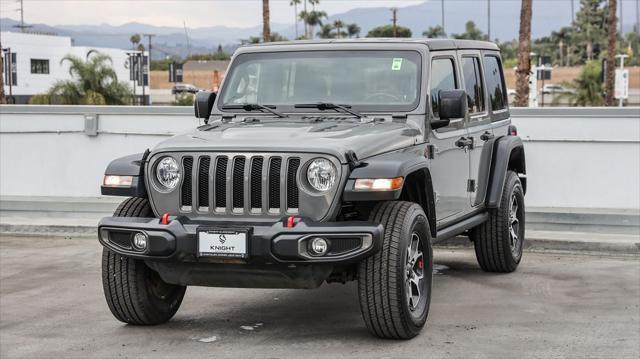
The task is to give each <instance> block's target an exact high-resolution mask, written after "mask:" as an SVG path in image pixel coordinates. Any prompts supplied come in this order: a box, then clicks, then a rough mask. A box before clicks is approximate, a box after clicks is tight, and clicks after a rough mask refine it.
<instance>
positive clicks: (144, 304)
mask: <svg viewBox="0 0 640 359" xmlns="http://www.w3.org/2000/svg"><path fill="white" fill-rule="evenodd" d="M114 216H115V217H152V216H153V212H152V211H151V207H150V206H149V202H148V200H147V199H145V198H134V197H132V198H128V199H126V200H125V201H124V202H122V203H121V204H120V206H118V208H117V209H116V211H115V213H114ZM102 286H103V289H104V295H105V298H106V300H107V304H108V305H109V309H110V310H111V313H112V314H113V315H114V316H115V317H116V319H118V320H120V321H121V322H124V323H129V324H134V325H156V324H161V323H164V322H166V321H168V320H169V319H171V318H172V317H173V316H174V314H176V312H177V311H178V308H180V304H181V303H182V299H183V298H184V294H185V291H186V289H187V287H186V286H180V285H174V284H169V283H166V282H164V281H163V280H162V279H161V278H160V276H159V275H158V273H156V272H155V271H153V270H151V268H149V267H148V266H147V265H146V264H145V263H144V261H142V260H138V259H132V258H127V257H123V256H121V255H119V254H117V253H114V252H112V251H111V250H109V249H107V248H104V249H103V250H102Z"/></svg>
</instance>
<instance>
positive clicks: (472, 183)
mask: <svg viewBox="0 0 640 359" xmlns="http://www.w3.org/2000/svg"><path fill="white" fill-rule="evenodd" d="M475 191H476V180H474V179H468V180H467V192H475Z"/></svg>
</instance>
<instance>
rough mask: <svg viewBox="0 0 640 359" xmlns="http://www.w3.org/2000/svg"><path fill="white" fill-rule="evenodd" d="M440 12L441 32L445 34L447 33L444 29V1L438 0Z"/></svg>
mask: <svg viewBox="0 0 640 359" xmlns="http://www.w3.org/2000/svg"><path fill="white" fill-rule="evenodd" d="M440 10H441V11H442V32H444V33H445V34H446V33H447V31H446V30H445V29H444V0H440Z"/></svg>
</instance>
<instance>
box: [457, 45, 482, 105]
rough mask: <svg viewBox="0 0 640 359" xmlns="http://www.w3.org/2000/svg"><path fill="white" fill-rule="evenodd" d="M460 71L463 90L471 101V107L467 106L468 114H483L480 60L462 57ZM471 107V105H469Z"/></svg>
mask: <svg viewBox="0 0 640 359" xmlns="http://www.w3.org/2000/svg"><path fill="white" fill-rule="evenodd" d="M462 71H463V76H464V88H465V90H466V91H467V94H469V96H470V97H471V99H472V100H473V102H474V103H473V106H469V112H470V113H472V114H473V113H478V112H483V111H484V110H485V105H484V88H483V87H482V75H481V72H480V58H478V57H475V56H474V57H463V58H462ZM470 105H471V104H470Z"/></svg>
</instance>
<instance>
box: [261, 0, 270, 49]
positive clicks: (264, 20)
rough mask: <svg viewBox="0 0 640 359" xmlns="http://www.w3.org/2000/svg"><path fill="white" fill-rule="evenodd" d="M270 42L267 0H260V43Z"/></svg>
mask: <svg viewBox="0 0 640 359" xmlns="http://www.w3.org/2000/svg"><path fill="white" fill-rule="evenodd" d="M270 40H271V26H270V25H269V0H262V41H264V42H269V41H270Z"/></svg>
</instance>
